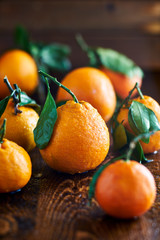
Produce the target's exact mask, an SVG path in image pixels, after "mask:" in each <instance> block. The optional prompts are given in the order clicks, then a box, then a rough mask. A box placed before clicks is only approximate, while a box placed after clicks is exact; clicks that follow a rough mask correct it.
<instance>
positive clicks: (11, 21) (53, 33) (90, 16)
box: [0, 0, 160, 101]
mask: <svg viewBox="0 0 160 240" xmlns="http://www.w3.org/2000/svg"><path fill="white" fill-rule="evenodd" d="M19 24H21V25H23V26H24V27H26V28H27V30H28V31H29V33H30V36H31V37H32V38H33V39H34V40H35V41H42V42H45V43H51V42H59V43H65V44H68V45H70V46H71V49H72V53H71V56H70V58H71V61H72V66H73V68H75V67H80V66H84V65H86V64H88V59H87V57H86V54H85V53H83V52H82V51H81V49H80V48H79V46H78V45H77V43H76V40H75V35H76V34H77V33H81V34H82V35H83V37H84V38H85V40H86V41H87V43H88V44H89V45H92V46H102V47H106V48H113V49H115V50H118V51H120V52H122V53H124V54H126V55H127V56H128V57H130V58H132V59H133V60H134V61H135V62H136V63H137V64H138V65H139V66H140V67H142V68H143V70H144V71H145V77H144V84H143V90H144V93H146V94H148V95H151V96H152V95H153V94H154V97H155V98H156V100H158V101H159V100H160V98H159V91H160V82H159V81H160V80H159V71H160V1H149V0H148V1H142V0H141V1H127V0H126V1H122V0H121V1H103V0H95V1H91V0H81V1H80V0H79V1H78V0H71V1H65V0H59V1H51V0H28V1H20V0H15V1H12V0H4V1H3V0H1V1H0V54H1V53H2V52H3V51H5V50H6V49H8V48H11V47H13V31H14V28H15V27H16V26H17V25H19Z"/></svg>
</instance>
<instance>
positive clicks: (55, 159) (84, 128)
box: [40, 100, 110, 174]
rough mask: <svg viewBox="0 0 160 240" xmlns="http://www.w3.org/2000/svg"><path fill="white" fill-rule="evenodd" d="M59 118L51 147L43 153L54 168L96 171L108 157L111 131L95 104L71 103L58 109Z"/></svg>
mask: <svg viewBox="0 0 160 240" xmlns="http://www.w3.org/2000/svg"><path fill="white" fill-rule="evenodd" d="M57 114H58V118H57V120H56V123H55V125H54V128H53V133H52V136H51V139H50V141H49V144H48V145H47V147H45V148H44V149H41V150H40V153H41V155H42V157H43V159H44V160H45V162H46V163H47V164H48V165H49V166H50V167H51V168H53V169H55V170H57V171H61V172H66V173H71V174H74V173H81V172H85V171H88V170H91V169H94V168H96V167H97V166H98V165H99V164H100V163H101V162H102V161H103V160H104V159H105V157H106V155H107V153H108V150H109V145H110V139H109V132H108V128H107V126H106V124H105V122H104V120H103V119H102V117H101V116H100V114H99V113H98V111H97V110H96V109H95V108H94V107H92V106H91V104H89V103H87V102H84V101H81V102H79V103H76V102H74V101H71V100H70V101H67V102H66V103H65V104H64V105H62V106H60V107H58V108H57Z"/></svg>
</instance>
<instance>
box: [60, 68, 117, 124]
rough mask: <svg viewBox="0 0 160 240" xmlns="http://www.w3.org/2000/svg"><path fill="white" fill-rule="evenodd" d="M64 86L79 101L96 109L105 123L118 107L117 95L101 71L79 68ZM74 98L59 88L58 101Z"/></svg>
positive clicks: (66, 78)
mask: <svg viewBox="0 0 160 240" xmlns="http://www.w3.org/2000/svg"><path fill="white" fill-rule="evenodd" d="M62 84H63V85H64V86H66V87H67V88H69V89H70V90H71V91H72V92H73V93H74V94H75V95H76V97H77V98H78V99H79V100H83V101H86V102H89V103H90V104H91V105H92V106H93V107H95V108H96V109H97V110H98V112H99V113H100V115H101V116H102V118H103V119H104V121H106V122H107V121H109V119H110V118H111V117H112V115H113V113H114V110H115V107H116V94H115V91H114V88H113V86H112V83H111V82H110V80H109V78H108V77H107V76H106V75H105V74H104V73H103V72H102V71H100V70H98V69H96V68H91V67H83V68H78V69H75V70H73V71H72V72H70V73H69V74H67V75H66V76H65V77H64V79H63V80H62ZM68 99H72V97H71V96H70V95H69V94H68V93H67V92H66V91H65V90H63V89H62V88H59V90H58V93H57V97H56V101H57V102H59V101H62V100H68Z"/></svg>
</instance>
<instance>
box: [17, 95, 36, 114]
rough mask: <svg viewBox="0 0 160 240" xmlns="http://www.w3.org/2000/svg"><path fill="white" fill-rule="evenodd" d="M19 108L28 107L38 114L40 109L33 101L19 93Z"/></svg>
mask: <svg viewBox="0 0 160 240" xmlns="http://www.w3.org/2000/svg"><path fill="white" fill-rule="evenodd" d="M19 106H29V107H32V108H33V109H35V111H36V112H37V113H39V112H40V110H41V107H40V105H38V104H37V103H36V101H35V100H33V99H32V98H30V97H29V96H28V95H27V94H26V93H25V92H21V93H20V103H19Z"/></svg>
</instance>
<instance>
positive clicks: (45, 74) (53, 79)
mask: <svg viewBox="0 0 160 240" xmlns="http://www.w3.org/2000/svg"><path fill="white" fill-rule="evenodd" d="M39 73H40V74H41V75H42V76H43V77H47V78H49V79H51V80H52V81H53V82H54V83H55V84H57V85H58V86H59V87H61V88H63V89H64V90H66V91H67V92H68V93H69V94H70V95H71V96H72V97H73V100H74V101H75V102H76V103H79V101H78V99H77V98H76V96H75V95H74V93H73V92H72V91H71V90H69V89H68V88H66V87H65V86H64V85H63V84H61V83H60V82H58V81H57V79H56V78H54V77H52V76H50V75H49V74H47V73H45V72H43V71H42V70H40V71H39Z"/></svg>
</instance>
